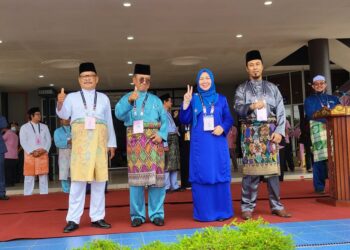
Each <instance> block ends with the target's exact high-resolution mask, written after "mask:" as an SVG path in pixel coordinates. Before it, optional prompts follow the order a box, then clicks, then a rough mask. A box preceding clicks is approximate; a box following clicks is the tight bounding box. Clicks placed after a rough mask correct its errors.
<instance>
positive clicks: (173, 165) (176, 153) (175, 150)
mask: <svg viewBox="0 0 350 250" xmlns="http://www.w3.org/2000/svg"><path fill="white" fill-rule="evenodd" d="M160 100H162V102H163V107H164V109H165V111H166V112H167V117H168V140H167V142H164V149H165V190H166V192H167V193H169V192H177V191H183V189H180V187H179V184H178V182H177V172H178V171H179V170H180V149H179V132H178V129H177V127H176V124H175V121H174V119H173V116H172V115H171V113H170V112H171V107H172V106H173V102H172V99H171V97H170V95H169V94H164V95H162V96H161V97H160Z"/></svg>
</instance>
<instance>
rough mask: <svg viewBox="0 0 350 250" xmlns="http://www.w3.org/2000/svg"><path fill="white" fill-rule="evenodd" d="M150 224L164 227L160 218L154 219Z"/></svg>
mask: <svg viewBox="0 0 350 250" xmlns="http://www.w3.org/2000/svg"><path fill="white" fill-rule="evenodd" d="M152 223H153V224H154V225H156V226H159V227H161V226H164V220H163V219H162V218H159V217H157V218H155V219H154V220H153V221H152Z"/></svg>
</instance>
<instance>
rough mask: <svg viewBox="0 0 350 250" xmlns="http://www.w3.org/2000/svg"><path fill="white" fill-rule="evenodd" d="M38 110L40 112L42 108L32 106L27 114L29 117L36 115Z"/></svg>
mask: <svg viewBox="0 0 350 250" xmlns="http://www.w3.org/2000/svg"><path fill="white" fill-rule="evenodd" d="M36 112H40V109H39V108H38V107H33V108H30V109H29V110H28V112H27V114H28V115H29V117H31V116H32V115H34V114H35V113H36Z"/></svg>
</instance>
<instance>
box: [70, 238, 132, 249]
mask: <svg viewBox="0 0 350 250" xmlns="http://www.w3.org/2000/svg"><path fill="white" fill-rule="evenodd" d="M73 250H131V248H130V247H126V246H122V245H120V244H118V243H116V242H114V241H112V240H93V241H91V242H87V243H85V244H84V246H83V247H79V248H73Z"/></svg>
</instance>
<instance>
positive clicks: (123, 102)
mask: <svg viewBox="0 0 350 250" xmlns="http://www.w3.org/2000/svg"><path fill="white" fill-rule="evenodd" d="M131 93H132V92H130V93H127V94H126V95H124V96H123V97H122V98H121V99H120V100H119V102H118V103H117V104H116V105H115V116H116V117H117V118H118V119H119V120H121V121H124V125H125V126H126V127H130V126H132V125H133V122H134V121H136V120H143V122H160V129H159V131H158V135H159V136H160V137H161V138H162V139H163V141H166V140H167V138H168V121H167V114H166V111H165V109H164V108H163V104H162V101H161V100H160V99H159V98H158V97H157V96H155V95H153V94H151V93H149V92H140V91H139V92H138V94H139V98H138V99H137V100H136V103H135V105H136V114H135V112H134V110H133V109H134V106H133V105H131V104H130V103H129V101H128V99H129V96H130V95H131ZM147 95H148V97H147V100H146V102H145V104H144V110H143V114H142V112H141V111H142V106H143V103H144V100H145V98H146V96H147Z"/></svg>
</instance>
